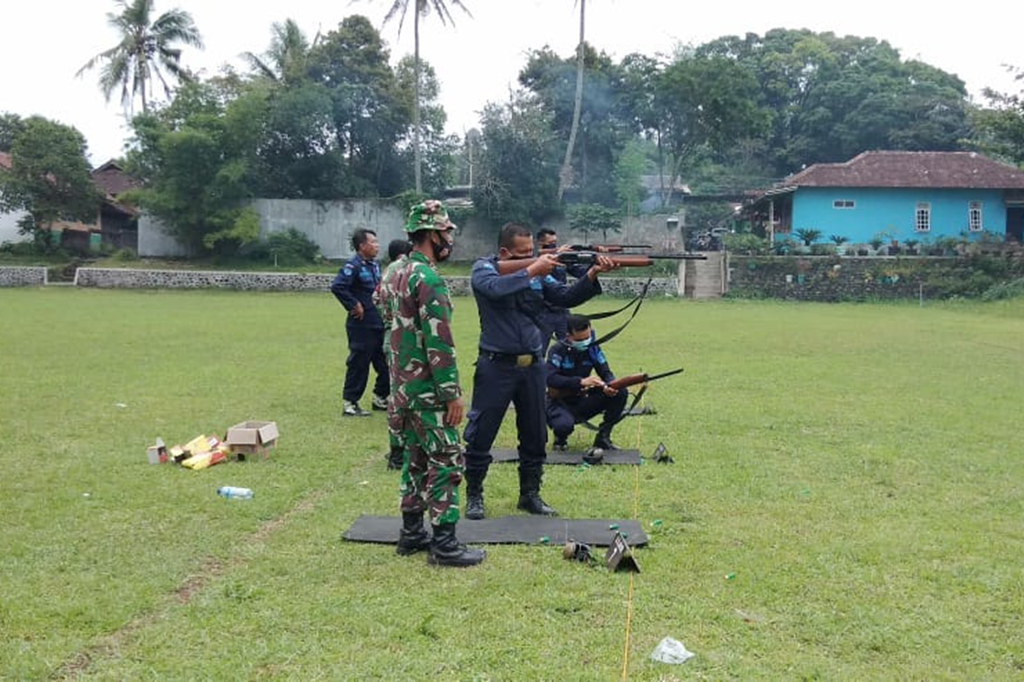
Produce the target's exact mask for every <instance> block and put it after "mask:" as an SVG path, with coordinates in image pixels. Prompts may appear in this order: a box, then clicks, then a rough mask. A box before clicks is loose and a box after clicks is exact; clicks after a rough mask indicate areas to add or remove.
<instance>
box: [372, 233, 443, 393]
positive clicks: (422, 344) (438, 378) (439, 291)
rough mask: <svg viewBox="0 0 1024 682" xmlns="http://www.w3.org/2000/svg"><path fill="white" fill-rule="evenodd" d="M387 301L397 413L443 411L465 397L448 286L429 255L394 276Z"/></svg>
mask: <svg viewBox="0 0 1024 682" xmlns="http://www.w3.org/2000/svg"><path fill="white" fill-rule="evenodd" d="M393 279H394V280H395V281H394V292H395V293H394V295H393V296H390V297H388V298H387V299H386V303H387V306H388V307H389V308H390V314H391V316H392V319H393V321H392V324H391V330H390V331H389V332H388V342H389V343H388V364H389V367H390V372H391V395H392V399H393V400H394V406H395V408H396V409H410V410H440V409H444V406H445V403H447V402H448V401H450V400H454V399H456V398H458V397H460V396H461V395H462V389H461V388H460V387H459V370H458V367H457V366H456V363H455V342H454V340H453V339H452V330H451V318H452V302H451V298H450V297H449V296H448V285H447V284H445V281H444V279H442V278H441V275H439V274H438V272H437V270H435V269H434V267H433V266H432V265H431V264H430V262H429V261H428V260H427V258H426V257H425V256H423V255H422V254H420V253H418V252H415V251H414V252H413V253H411V254H410V255H409V257H408V259H406V260H405V261H404V262H403V264H402V267H400V268H398V269H397V270H396V272H395V275H394V276H393Z"/></svg>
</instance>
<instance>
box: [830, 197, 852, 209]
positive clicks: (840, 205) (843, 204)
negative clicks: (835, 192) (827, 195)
mask: <svg viewBox="0 0 1024 682" xmlns="http://www.w3.org/2000/svg"><path fill="white" fill-rule="evenodd" d="M832 208H834V209H837V210H840V211H846V210H850V209H853V208H857V202H855V201H854V200H853V199H833V200H832Z"/></svg>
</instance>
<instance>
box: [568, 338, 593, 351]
mask: <svg viewBox="0 0 1024 682" xmlns="http://www.w3.org/2000/svg"><path fill="white" fill-rule="evenodd" d="M569 345H570V346H572V349H573V350H586V349H588V348H590V339H583V340H582V341H570V342H569Z"/></svg>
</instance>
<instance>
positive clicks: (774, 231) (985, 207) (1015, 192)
mask: <svg viewBox="0 0 1024 682" xmlns="http://www.w3.org/2000/svg"><path fill="white" fill-rule="evenodd" d="M746 213H748V215H750V216H751V217H752V218H753V219H754V224H755V225H761V226H762V227H763V228H764V230H765V235H766V236H773V237H774V239H779V238H782V239H786V238H790V237H791V236H792V237H794V238H795V235H796V231H797V230H801V229H806V230H811V229H813V230H818V231H820V232H821V235H822V236H821V241H825V240H827V239H829V238H830V237H831V236H832V235H841V236H843V237H846V238H847V240H849V241H850V242H851V243H867V242H870V241H871V240H872V239H873V238H875V237H876V236H878V235H885V239H886V240H898V241H900V242H906V241H907V240H917V241H919V242H923V243H928V242H934V241H935V240H937V239H939V238H940V237H956V238H961V237H963V236H966V237H967V238H968V239H977V238H978V237H980V236H981V235H983V234H986V233H987V234H988V235H998V236H999V237H1001V238H1003V239H1005V240H1006V241H1017V242H1020V241H1021V238H1022V232H1024V171H1021V170H1019V169H1017V168H1014V167H1012V166H1008V165H1005V164H1002V163H999V162H997V161H993V160H992V159H989V158H986V157H984V156H982V155H980V154H976V153H973V152H886V151H880V152H864V153H863V154H860V155H858V156H857V157H855V158H853V159H851V160H849V161H847V162H845V163H820V164H815V165H813V166H810V167H809V168H806V169H804V170H802V171H800V172H799V173H796V174H794V175H791V176H789V177H788V178H786V179H785V180H783V181H782V182H781V183H778V184H777V185H775V186H773V187H772V188H770V189H769V190H767V191H765V192H764V193H763V194H760V195H759V196H757V197H756V198H755V199H753V200H752V201H751V202H750V203H749V204H748V205H747V209H746Z"/></svg>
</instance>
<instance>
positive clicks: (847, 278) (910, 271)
mask: <svg viewBox="0 0 1024 682" xmlns="http://www.w3.org/2000/svg"><path fill="white" fill-rule="evenodd" d="M728 277H729V287H728V288H729V294H730V295H731V296H737V297H750V298H779V299H791V300H801V301H825V302H832V301H864V300H873V299H885V300H890V299H907V298H910V299H916V298H918V297H924V298H929V299H938V298H949V297H952V296H966V297H973V296H979V295H980V294H982V293H984V291H985V290H987V289H988V288H989V287H991V286H993V285H995V284H998V283H1000V282H1007V281H1012V280H1014V279H1018V278H1020V277H1024V260H1022V259H1018V258H985V257H968V258H964V257H961V258H944V257H899V256H896V257H852V258H851V257H846V256H844V257H839V256H737V255H733V254H730V255H729V259H728Z"/></svg>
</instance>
